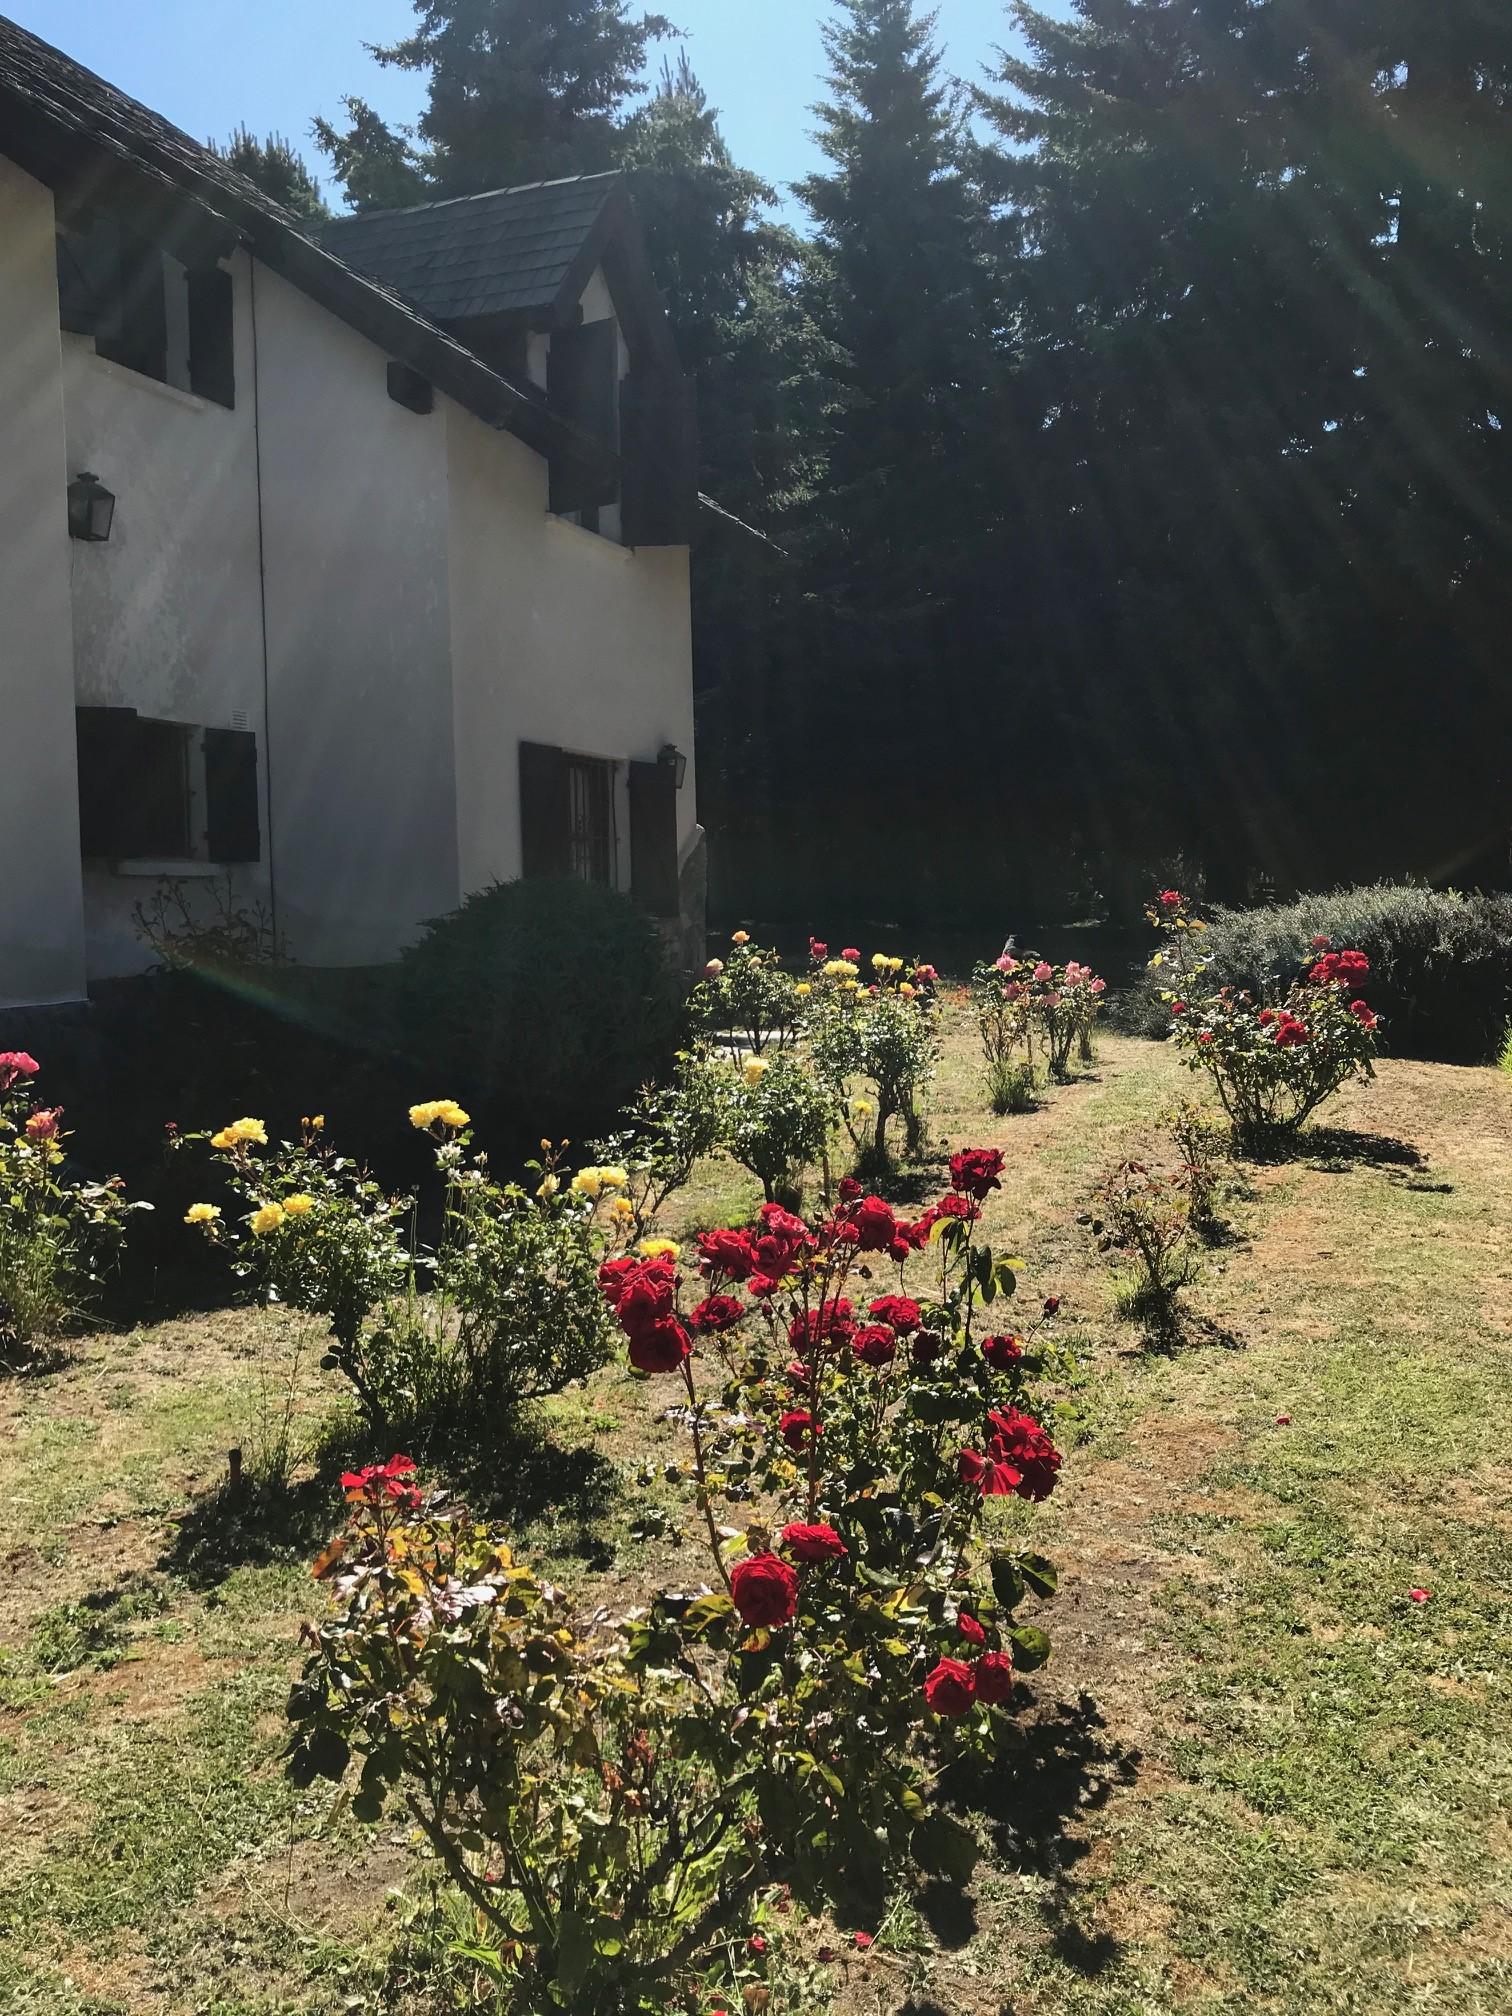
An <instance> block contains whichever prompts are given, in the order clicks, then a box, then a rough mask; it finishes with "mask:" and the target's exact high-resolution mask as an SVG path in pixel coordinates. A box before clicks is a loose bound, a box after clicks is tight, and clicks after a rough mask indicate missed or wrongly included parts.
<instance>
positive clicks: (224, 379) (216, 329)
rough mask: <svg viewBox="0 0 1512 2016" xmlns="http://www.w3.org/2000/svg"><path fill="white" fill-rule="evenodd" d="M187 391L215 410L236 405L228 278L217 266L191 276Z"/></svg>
mask: <svg viewBox="0 0 1512 2016" xmlns="http://www.w3.org/2000/svg"><path fill="white" fill-rule="evenodd" d="M187 277H188V282H189V387H190V390H191V391H193V392H196V393H198V395H199V396H200V398H201V399H213V400H214V401H215V403H216V405H217V406H234V405H235V404H236V345H235V341H234V331H235V316H234V302H233V296H232V287H231V275H230V274H229V273H223V272H222V271H221V269H220V268H219V267H218V266H212V267H209V268H206V269H205V270H203V271H201V272H194V273H190V274H189V275H188V276H187Z"/></svg>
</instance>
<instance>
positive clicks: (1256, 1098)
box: [1147, 889, 1380, 1147]
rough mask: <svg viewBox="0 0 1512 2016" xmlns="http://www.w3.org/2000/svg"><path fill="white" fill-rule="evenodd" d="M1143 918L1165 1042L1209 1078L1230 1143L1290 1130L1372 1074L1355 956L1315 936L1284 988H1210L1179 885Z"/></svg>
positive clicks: (1253, 1142) (1370, 1035)
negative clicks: (1152, 944)
mask: <svg viewBox="0 0 1512 2016" xmlns="http://www.w3.org/2000/svg"><path fill="white" fill-rule="evenodd" d="M1147 914H1148V915H1149V917H1150V920H1151V922H1152V923H1153V924H1154V925H1155V926H1156V927H1157V929H1158V930H1159V931H1160V933H1161V938H1162V943H1161V946H1160V949H1159V950H1158V951H1157V952H1156V953H1155V955H1154V957H1153V958H1152V959H1151V961H1150V965H1151V969H1152V971H1154V972H1155V973H1157V974H1158V975H1159V976H1160V978H1161V980H1162V982H1163V985H1162V988H1161V996H1162V999H1163V1000H1164V1001H1165V1003H1166V1006H1167V1007H1168V1009H1169V1011H1170V1016H1171V1030H1170V1033H1171V1040H1172V1041H1173V1042H1174V1043H1175V1044H1176V1046H1177V1048H1178V1049H1179V1050H1180V1051H1181V1052H1182V1056H1183V1060H1184V1061H1185V1063H1186V1064H1187V1065H1188V1066H1189V1067H1190V1068H1191V1069H1192V1070H1194V1071H1203V1072H1206V1073H1207V1075H1208V1077H1209V1078H1210V1079H1211V1080H1212V1083H1213V1088H1214V1090H1215V1091H1216V1092H1217V1094H1218V1098H1219V1100H1220V1102H1221V1104H1222V1106H1223V1110H1224V1112H1225V1113H1226V1114H1227V1115H1228V1117H1229V1121H1230V1123H1231V1124H1232V1127H1233V1130H1234V1134H1235V1138H1236V1139H1237V1140H1239V1141H1240V1142H1242V1143H1245V1144H1247V1145H1249V1146H1252V1147H1253V1146H1259V1145H1262V1144H1264V1143H1265V1142H1266V1141H1267V1140H1269V1139H1274V1138H1277V1137H1282V1138H1284V1137H1287V1136H1289V1135H1292V1134H1295V1133H1296V1131H1297V1130H1298V1129H1299V1128H1300V1127H1301V1126H1302V1125H1303V1123H1304V1122H1305V1121H1307V1120H1308V1119H1310V1118H1311V1116H1312V1115H1313V1114H1314V1113H1315V1112H1316V1111H1317V1110H1318V1108H1319V1107H1320V1106H1321V1105H1323V1103H1324V1102H1325V1101H1326V1100H1328V1099H1331V1098H1332V1097H1333V1095H1334V1093H1336V1092H1337V1091H1338V1090H1339V1088H1340V1087H1341V1086H1342V1085H1345V1084H1347V1083H1348V1082H1349V1080H1350V1079H1351V1078H1357V1077H1363V1078H1369V1077H1370V1076H1372V1075H1373V1073H1372V1065H1373V1062H1374V1058H1375V1055H1376V1051H1377V1048H1378V1047H1379V1035H1380V1017H1379V1016H1378V1015H1376V1014H1375V1012H1374V1011H1373V1010H1372V1008H1371V1007H1370V1005H1369V1003H1368V1002H1367V1001H1366V1000H1365V998H1364V996H1363V993H1362V991H1361V990H1362V989H1363V987H1364V986H1365V984H1366V982H1367V980H1368V978H1369V974H1370V962H1369V960H1368V959H1367V958H1366V957H1365V955H1364V954H1363V953H1362V952H1357V951H1352V950H1348V949H1342V948H1335V947H1334V946H1332V945H1331V944H1330V943H1329V941H1328V940H1327V939H1326V938H1322V937H1320V938H1317V939H1315V940H1314V942H1313V946H1312V949H1311V953H1310V955H1308V956H1303V957H1301V958H1299V961H1298V970H1297V977H1296V978H1295V979H1294V980H1293V981H1292V983H1291V984H1290V986H1289V987H1287V988H1286V989H1285V991H1284V992H1283V991H1281V990H1280V989H1279V988H1277V989H1275V990H1272V993H1271V994H1270V995H1269V996H1256V995H1254V994H1252V993H1250V992H1249V991H1248V990H1246V989H1236V988H1234V987H1229V986H1222V987H1218V988H1216V989H1215V988H1213V987H1211V986H1210V984H1209V982H1208V978H1207V976H1208V972H1209V969H1210V967H1211V964H1212V961H1211V960H1210V959H1209V958H1208V957H1207V955H1206V953H1205V951H1204V949H1203V936H1204V933H1205V931H1206V928H1207V927H1206V925H1205V923H1204V921H1203V920H1202V919H1201V918H1199V917H1195V916H1193V914H1192V911H1191V906H1190V905H1189V904H1188V902H1187V901H1186V899H1185V897H1184V896H1182V894H1181V893H1180V891H1179V890H1175V889H1164V890H1162V891H1161V892H1160V894H1159V895H1158V896H1157V898H1156V900H1155V902H1154V903H1153V904H1152V905H1151V907H1150V910H1149V912H1148V913H1147Z"/></svg>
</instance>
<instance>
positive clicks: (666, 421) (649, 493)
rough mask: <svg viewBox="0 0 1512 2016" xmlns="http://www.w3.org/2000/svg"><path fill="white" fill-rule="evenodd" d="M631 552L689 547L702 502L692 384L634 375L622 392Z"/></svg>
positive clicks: (670, 377) (626, 522) (627, 540)
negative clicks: (647, 547)
mask: <svg viewBox="0 0 1512 2016" xmlns="http://www.w3.org/2000/svg"><path fill="white" fill-rule="evenodd" d="M620 412H621V426H622V434H623V443H624V458H625V475H624V506H625V516H624V536H625V544H626V545H627V546H688V545H691V544H692V540H693V517H694V512H695V509H696V507H697V502H698V409H697V386H696V384H695V382H694V381H693V379H691V378H682V377H677V376H674V375H672V374H671V373H661V372H659V373H636V372H632V373H631V375H630V376H629V377H628V378H627V379H626V380H625V382H624V384H623V385H622V386H621V387H620Z"/></svg>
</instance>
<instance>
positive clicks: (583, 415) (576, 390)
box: [546, 321, 619, 517]
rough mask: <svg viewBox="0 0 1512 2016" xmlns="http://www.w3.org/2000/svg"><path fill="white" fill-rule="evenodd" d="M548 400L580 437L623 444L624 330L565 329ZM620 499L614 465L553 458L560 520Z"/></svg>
mask: <svg viewBox="0 0 1512 2016" xmlns="http://www.w3.org/2000/svg"><path fill="white" fill-rule="evenodd" d="M546 397H547V400H548V402H549V404H550V406H551V410H552V411H553V412H554V413H557V414H559V415H560V416H561V418H562V419H563V420H566V421H567V422H568V423H569V424H570V425H571V426H573V427H576V428H577V429H578V431H579V433H582V434H586V435H587V436H588V437H589V439H590V440H592V441H597V442H599V443H601V444H602V445H603V447H604V448H605V449H606V450H608V451H610V454H612V453H613V451H614V450H615V449H616V448H617V447H618V443H619V325H618V324H617V323H615V322H613V321H605V322H585V323H582V324H581V325H580V326H579V327H578V328H576V329H559V330H557V331H556V333H555V334H554V335H553V336H552V339H551V349H550V353H549V355H548V357H547V360H546ZM618 494H619V482H618V477H617V475H616V472H615V468H614V464H613V462H612V461H611V460H610V459H609V458H608V456H606V457H605V459H604V460H603V461H602V462H598V461H592V460H590V459H589V458H588V457H586V456H583V457H578V456H571V455H553V457H552V458H551V510H552V511H553V512H554V513H556V515H557V516H559V517H562V516H565V515H566V514H567V513H569V512H574V511H592V510H596V509H598V508H599V507H600V506H601V505H605V504H612V503H613V502H614V500H615V498H616V497H617V496H618Z"/></svg>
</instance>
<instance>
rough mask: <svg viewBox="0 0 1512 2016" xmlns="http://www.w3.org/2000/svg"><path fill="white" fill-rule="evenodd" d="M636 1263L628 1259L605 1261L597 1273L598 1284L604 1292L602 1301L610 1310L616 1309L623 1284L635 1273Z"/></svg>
mask: <svg viewBox="0 0 1512 2016" xmlns="http://www.w3.org/2000/svg"><path fill="white" fill-rule="evenodd" d="M637 1264H638V1263H637V1262H636V1261H634V1260H630V1259H625V1260H606V1261H605V1262H604V1264H603V1266H602V1267H600V1269H599V1271H598V1284H599V1286H600V1288H602V1289H603V1291H604V1300H605V1301H606V1302H607V1303H608V1304H609V1307H610V1308H611V1309H618V1308H619V1304H620V1296H621V1295H623V1294H624V1292H625V1283H626V1282H627V1281H628V1280H629V1278H630V1276H631V1275H632V1274H633V1273H634V1272H635V1269H636V1266H637Z"/></svg>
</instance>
